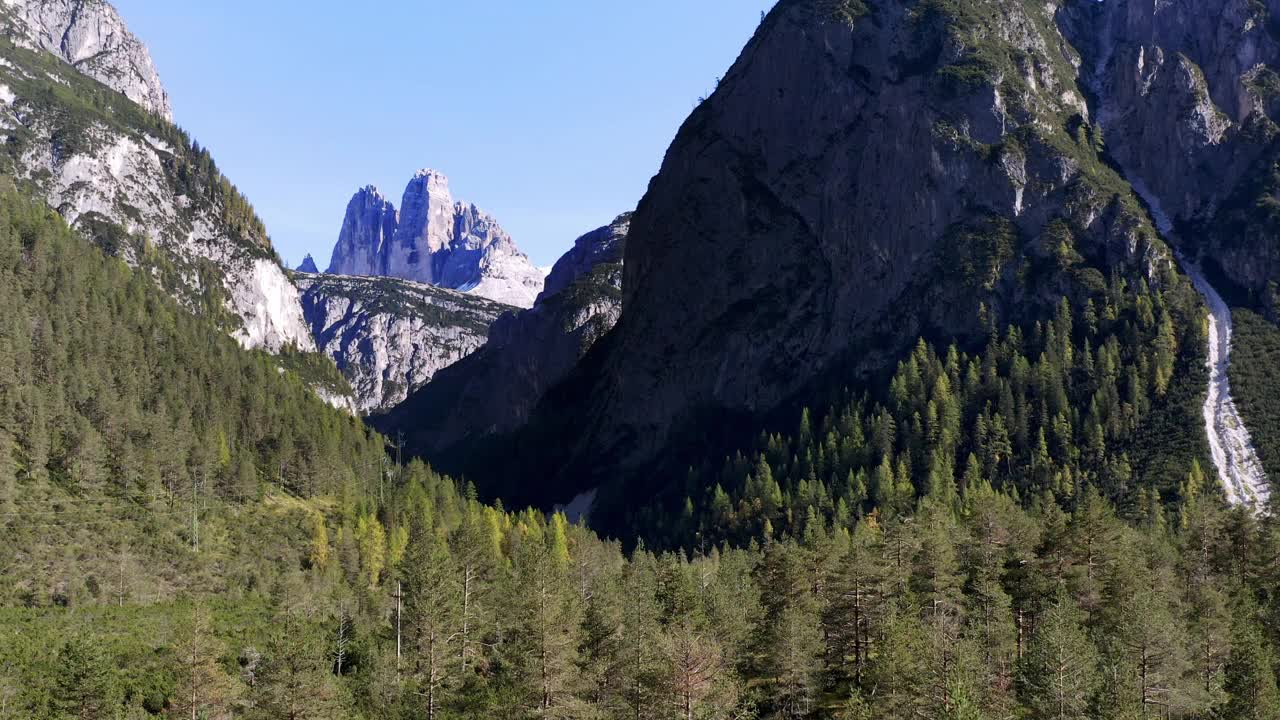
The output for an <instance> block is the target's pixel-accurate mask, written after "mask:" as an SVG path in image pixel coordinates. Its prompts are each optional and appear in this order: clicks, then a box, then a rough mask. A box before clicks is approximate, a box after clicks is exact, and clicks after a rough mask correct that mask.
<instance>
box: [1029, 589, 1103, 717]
mask: <svg viewBox="0 0 1280 720" xmlns="http://www.w3.org/2000/svg"><path fill="white" fill-rule="evenodd" d="M1096 665H1097V649H1096V648H1095V647H1094V645H1093V643H1092V642H1091V641H1090V640H1089V637H1088V635H1086V634H1085V631H1084V628H1083V627H1082V624H1081V621H1080V613H1079V611H1078V610H1076V609H1075V608H1074V607H1072V606H1071V605H1070V604H1069V603H1068V602H1066V601H1063V600H1059V601H1058V602H1057V603H1055V604H1053V605H1051V606H1050V607H1049V608H1048V609H1047V610H1046V611H1045V612H1044V614H1043V615H1042V616H1041V617H1040V618H1039V619H1038V620H1037V622H1036V627H1035V632H1034V634H1033V635H1032V636H1031V642H1030V644H1029V646H1028V648H1027V653H1026V655H1025V656H1023V658H1022V661H1021V663H1020V667H1019V674H1018V695H1019V697H1020V698H1021V699H1022V702H1023V704H1024V705H1025V706H1026V707H1027V708H1028V709H1029V710H1030V711H1031V714H1032V717H1036V718H1042V719H1043V720H1085V718H1088V717H1089V699H1090V697H1091V696H1092V694H1093V691H1094V689H1095V687H1096V686H1097V682H1098V678H1097V667H1096Z"/></svg>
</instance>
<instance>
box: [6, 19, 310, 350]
mask: <svg viewBox="0 0 1280 720" xmlns="http://www.w3.org/2000/svg"><path fill="white" fill-rule="evenodd" d="M58 8H61V10H58ZM5 9H6V10H7V11H8V12H7V14H6V15H5V17H4V20H5V31H6V33H7V35H8V36H9V37H17V38H18V40H20V41H22V40H24V39H25V38H26V35H25V34H24V33H25V32H26V31H27V29H29V28H30V27H31V24H30V22H29V21H28V19H30V21H31V22H33V21H34V20H35V19H40V18H43V19H44V21H45V22H46V24H45V25H40V26H39V27H43V28H53V30H49V31H48V32H54V31H55V30H56V29H57V28H58V27H61V25H59V22H62V21H61V20H59V21H58V22H55V20H57V19H58V18H62V19H63V20H65V24H66V27H67V28H68V29H66V33H67V35H66V38H67V39H66V42H65V43H63V44H62V45H60V46H59V47H61V48H63V50H62V52H64V53H71V52H72V50H74V53H72V54H71V55H68V56H67V57H71V58H73V59H74V58H79V56H80V54H82V52H83V51H82V49H77V48H98V50H97V52H96V54H95V55H94V56H93V58H91V59H88V60H83V61H81V60H77V61H76V64H75V65H74V66H73V65H72V64H69V63H68V62H67V61H66V60H65V58H63V56H62V55H58V56H54V55H51V54H47V53H45V52H43V51H41V50H29V49H27V48H25V47H20V46H19V45H16V44H13V42H12V41H7V40H6V41H0V59H2V60H3V62H0V85H3V92H0V101H3V102H2V103H0V127H2V128H3V131H2V132H3V133H4V136H5V138H6V142H5V144H4V148H3V153H2V155H0V167H2V168H3V171H4V172H5V173H8V174H10V175H12V176H14V177H16V178H19V179H21V180H23V181H24V182H26V183H29V184H30V185H31V186H32V188H33V189H34V191H35V192H37V193H38V194H39V195H41V196H43V197H44V198H46V200H47V201H48V203H49V205H50V206H51V207H53V208H55V209H57V210H58V211H59V212H60V213H61V214H62V215H63V216H64V217H65V218H67V221H68V222H69V223H70V224H71V225H72V226H74V227H76V228H77V229H79V230H81V231H82V232H85V233H87V234H89V235H92V236H94V237H96V238H97V239H99V241H101V242H104V243H106V244H108V245H110V246H111V248H112V251H113V252H116V253H118V254H119V255H120V256H121V257H123V258H125V259H126V260H127V261H129V262H133V263H137V262H140V261H141V260H142V259H143V258H144V257H146V256H147V253H146V252H145V247H146V246H155V247H158V248H160V249H161V250H162V251H163V255H164V258H163V264H164V268H155V274H156V276H157V277H163V278H164V280H163V281H164V282H165V284H166V286H167V287H168V289H169V290H170V292H172V293H173V294H174V295H176V296H178V297H179V298H180V299H182V300H183V301H184V302H185V303H186V304H187V305H188V307H191V308H197V307H204V306H206V305H208V306H209V309H210V310H211V311H212V312H216V313H218V314H219V315H221V314H224V313H225V314H226V315H227V317H226V319H225V323H224V325H225V329H226V330H227V331H228V332H231V333H232V334H234V335H235V336H236V338H237V339H239V340H240V342H241V343H242V344H244V345H245V346H247V347H254V348H257V347H261V348H265V349H268V350H271V351H279V350H281V349H282V348H285V347H290V346H292V347H295V348H297V349H300V350H303V351H310V350H314V349H315V345H314V343H313V342H312V339H311V335H310V332H309V331H308V330H307V326H306V323H305V322H304V321H303V317H302V306H301V303H300V301H299V297H298V292H297V288H295V287H293V285H292V284H290V282H289V279H288V277H287V276H286V275H285V271H284V268H283V267H282V266H281V263H280V260H279V258H278V257H277V256H276V253H275V250H274V249H273V248H272V246H271V241H270V239H269V238H268V236H267V233H266V229H265V228H264V227H263V225H262V222H261V220H259V219H258V217H257V215H256V214H255V213H254V211H253V207H252V206H251V205H250V204H249V202H248V201H247V200H246V199H245V198H244V197H243V196H242V195H241V194H240V193H239V191H238V190H236V188H235V186H233V185H232V184H231V183H230V182H229V181H228V180H227V179H226V178H225V177H224V176H223V175H222V174H221V173H220V172H219V171H218V169H217V165H216V164H215V163H214V161H213V158H212V156H211V155H210V154H209V151H208V150H207V149H205V148H201V147H200V146H199V144H198V143H195V142H194V141H192V140H191V138H190V137H189V136H188V135H187V134H186V133H185V132H183V131H182V130H180V129H179V128H178V127H176V126H174V125H173V124H172V123H170V122H169V121H168V120H167V119H165V117H163V115H162V114H157V112H161V113H164V112H167V105H164V104H162V103H159V101H158V100H155V101H153V102H151V106H150V108H151V109H154V110H155V111H156V112H152V111H151V109H149V108H148V107H144V106H140V105H138V104H136V103H134V102H133V101H132V100H130V99H129V98H128V97H126V95H121V94H118V92H119V91H124V92H125V93H126V94H129V93H132V94H133V95H137V94H138V92H141V90H139V89H138V88H143V87H147V88H150V87H151V85H149V84H148V83H150V82H151V81H152V80H154V72H153V71H152V72H150V73H146V72H144V71H146V70H147V69H148V68H150V62H149V60H148V61H146V63H143V60H145V59H146V54H145V50H143V49H141V46H140V45H139V44H138V43H137V41H136V40H135V39H133V38H132V37H131V36H127V35H126V34H124V32H125V31H124V30H123V25H122V24H121V23H120V22H119V18H118V17H117V16H116V15H115V12H114V10H112V9H111V7H110V5H108V4H106V3H104V2H99V1H86V2H82V3H60V2H53V1H51V2H30V3H23V4H19V5H16V6H14V5H9V6H6V8H5ZM55 10H57V11H56V12H55ZM40 33H45V30H41V31H40ZM38 36H39V37H43V36H44V35H38ZM94 38H96V39H97V40H93V39H94ZM91 40H93V42H91ZM94 42H97V43H98V44H96V45H95V44H94ZM33 43H34V41H32V42H27V43H25V44H33ZM46 44H47V43H46ZM41 47H43V46H41ZM128 63H138V65H137V67H133V66H132V65H130V66H129V67H131V68H133V69H132V70H130V71H129V72H125V70H123V69H121V68H123V67H124V66H125V65H127V64H128ZM144 65H145V67H144ZM117 71H118V72H117ZM103 74H105V77H106V78H107V80H109V81H110V82H112V83H113V84H112V85H111V86H106V85H103V84H100V83H99V82H98V81H97V80H95V79H93V78H94V77H95V76H96V75H103ZM144 75H145V77H143V76H144ZM143 80H146V82H145V83H144V82H143ZM139 83H141V84H139ZM157 87H158V86H157ZM152 94H154V93H152ZM162 96H163V94H162V93H161V94H160V97H162ZM141 99H142V100H144V101H147V98H146V97H142V98H141ZM153 100H154V98H153ZM149 102H150V101H149ZM152 260H155V258H154V257H153V258H152ZM210 293H213V295H210ZM214 295H216V297H214Z"/></svg>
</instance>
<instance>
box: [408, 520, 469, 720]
mask: <svg viewBox="0 0 1280 720" xmlns="http://www.w3.org/2000/svg"><path fill="white" fill-rule="evenodd" d="M428 522H429V520H424V519H419V518H415V519H414V523H413V527H412V528H411V530H410V538H409V547H408V550H407V554H406V555H405V559H404V562H403V563H402V568H401V572H402V575H403V584H402V586H401V591H400V592H401V593H402V595H403V597H404V625H405V637H406V647H407V655H408V662H409V670H408V673H409V676H410V678H412V681H413V686H412V687H413V690H412V692H413V694H414V696H415V697H416V700H417V701H416V702H415V703H413V704H414V705H417V706H418V707H420V708H421V712H422V716H423V717H425V718H427V720H435V718H437V717H439V713H440V711H441V707H442V705H443V704H444V700H445V698H446V697H447V695H448V693H449V691H450V690H451V689H452V688H453V686H454V685H455V683H456V681H457V679H458V671H459V670H460V665H461V663H460V658H461V653H460V652H458V651H457V648H456V645H457V642H458V639H459V634H460V628H461V626H462V592H461V588H460V587H459V585H458V580H459V578H460V573H459V572H458V571H457V569H456V568H455V567H454V560H453V557H452V556H451V555H450V554H449V551H448V548H447V547H446V546H445V543H444V540H443V539H441V537H440V535H439V534H438V533H437V532H435V531H434V530H433V529H432V528H431V527H430V526H429V525H428Z"/></svg>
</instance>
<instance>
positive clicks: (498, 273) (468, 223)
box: [329, 169, 543, 307]
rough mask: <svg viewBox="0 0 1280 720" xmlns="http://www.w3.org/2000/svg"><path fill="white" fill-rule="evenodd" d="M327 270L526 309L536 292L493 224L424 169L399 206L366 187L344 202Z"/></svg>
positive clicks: (523, 260) (538, 285) (523, 259)
mask: <svg viewBox="0 0 1280 720" xmlns="http://www.w3.org/2000/svg"><path fill="white" fill-rule="evenodd" d="M329 272H330V273H334V274H340V275H385V276H389V277H398V278H402V279H405V280H413V281H415V282H421V283H426V284H429V285H436V286H439V287H444V288H449V289H454V290H461V291H464V292H470V293H472V294H475V295H480V296H482V297H486V298H489V299H491V300H496V301H498V302H501V303H505V304H507V305H513V306H517V307H529V306H531V305H533V301H534V299H535V298H536V297H537V295H538V292H539V291H541V289H542V279H543V278H542V273H541V272H540V271H539V270H538V269H537V268H536V267H534V265H533V263H532V262H530V261H529V258H528V256H526V255H525V254H524V253H523V252H521V251H520V249H519V248H518V247H517V246H516V244H515V241H514V240H513V239H512V238H511V235H510V234H508V233H507V232H506V231H505V230H503V229H502V226H501V225H499V224H498V221H497V220H496V219H495V218H494V217H493V216H492V215H489V214H488V213H486V212H484V211H483V210H481V209H480V208H478V207H477V206H476V205H474V204H472V203H466V202H458V201H455V200H454V198H453V194H452V193H451V191H450V189H449V178H448V177H446V176H445V175H444V173H441V172H438V171H436V170H431V169H423V170H419V171H418V172H416V173H414V176H413V178H412V179H410V180H409V183H408V184H407V185H406V186H405V190H404V195H403V196H402V198H401V201H400V209H399V210H398V211H397V209H396V207H395V206H394V205H392V204H391V202H390V201H389V200H387V199H386V198H385V197H383V195H382V194H381V193H380V192H378V190H377V188H375V187H373V186H371V185H370V186H366V187H365V188H363V189H361V190H360V191H358V192H357V193H356V194H355V195H354V196H353V197H352V199H351V201H350V202H349V203H348V204H347V212H346V215H345V217H344V219H343V224H342V231H341V232H340V233H339V236H338V243H337V245H336V246H335V247H334V250H333V258H332V260H331V261H330V263H329Z"/></svg>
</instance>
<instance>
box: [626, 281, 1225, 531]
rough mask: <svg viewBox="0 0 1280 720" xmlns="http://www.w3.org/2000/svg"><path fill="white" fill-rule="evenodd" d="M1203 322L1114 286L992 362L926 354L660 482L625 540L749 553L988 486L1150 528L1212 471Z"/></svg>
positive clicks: (1154, 296) (1016, 335)
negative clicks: (1086, 500) (1144, 522)
mask: <svg viewBox="0 0 1280 720" xmlns="http://www.w3.org/2000/svg"><path fill="white" fill-rule="evenodd" d="M1200 308H1201V305H1200V304H1199V300H1198V298H1197V297H1196V295H1195V294H1194V292H1193V291H1192V290H1191V289H1190V287H1189V286H1188V285H1187V284H1186V283H1185V282H1182V281H1177V280H1174V279H1173V278H1169V280H1168V283H1167V289H1163V290H1162V289H1156V290H1153V289H1151V287H1149V286H1148V285H1147V284H1146V283H1145V282H1143V281H1139V282H1138V283H1131V282H1128V281H1126V280H1125V279H1123V278H1122V277H1119V276H1113V277H1112V278H1111V279H1110V280H1109V281H1108V282H1107V283H1106V284H1105V285H1104V286H1103V287H1100V288H1098V289H1097V290H1096V291H1095V292H1094V293H1092V294H1091V295H1086V298H1085V299H1084V301H1083V302H1078V303H1076V304H1074V305H1073V304H1072V303H1071V302H1070V301H1068V300H1067V299H1066V298H1063V299H1062V300H1061V302H1060V303H1059V304H1058V307H1057V311H1056V313H1053V315H1052V317H1051V318H1050V319H1048V320H1046V321H1044V322H1035V323H1033V324H1031V325H1030V327H1028V328H1026V329H1023V328H1020V327H1018V326H1009V327H1007V328H1005V329H1004V330H1002V331H997V330H996V328H994V327H991V328H990V335H989V339H988V342H987V343H986V347H985V349H983V350H982V351H981V352H976V353H972V354H970V353H966V352H962V351H960V350H958V349H957V347H956V346H955V345H954V344H953V345H949V346H945V347H941V346H933V345H930V344H928V343H927V342H925V341H924V340H920V341H919V343H918V344H917V345H916V347H915V349H914V350H913V351H912V352H911V353H910V354H909V356H908V357H907V358H906V359H904V360H903V361H902V362H900V363H899V364H898V366H897V369H896V371H895V372H894V373H893V374H892V375H891V376H890V377H886V378H885V379H884V381H883V382H877V383H870V384H869V386H864V388H863V389H862V390H860V391H857V392H853V391H845V393H844V396H845V397H844V398H843V399H842V400H841V401H839V402H837V403H835V404H833V405H832V406H831V407H829V408H826V409H824V410H823V411H822V412H821V413H811V412H810V411H809V410H804V411H803V412H802V413H801V417H800V419H799V423H798V425H797V426H796V428H795V430H794V431H793V432H792V433H790V434H783V433H767V434H763V435H762V436H761V437H760V438H759V439H758V441H757V444H756V447H755V448H754V451H753V452H751V453H749V454H746V453H743V452H738V453H737V454H735V455H734V456H733V457H731V458H725V459H723V461H722V462H720V463H718V464H717V463H714V462H707V463H705V464H704V465H703V466H702V467H700V468H697V469H690V471H689V474H688V478H687V481H686V482H685V483H684V487H683V489H684V492H685V496H684V497H683V498H681V497H679V496H676V495H673V494H670V493H669V494H668V496H667V497H666V498H665V499H663V498H662V496H661V494H660V489H661V484H660V483H659V482H655V483H654V485H655V486H656V487H655V492H656V493H659V494H657V495H656V497H657V498H658V500H657V501H655V502H653V503H651V504H650V505H649V506H647V507H640V508H637V509H634V510H633V511H632V513H631V515H630V519H629V520H628V521H627V523H626V526H627V527H630V528H632V529H633V532H635V533H636V534H638V535H640V536H642V537H646V538H649V539H650V540H651V541H658V542H666V543H675V544H677V545H683V546H685V547H691V546H693V545H694V544H695V543H699V542H707V541H719V540H730V541H732V542H735V543H742V542H746V540H747V539H749V538H751V537H755V536H758V535H759V533H760V532H761V531H762V529H763V528H764V527H772V528H774V529H775V530H777V531H787V532H793V533H796V534H799V533H801V532H803V528H804V526H805V524H806V523H807V522H809V520H810V518H811V517H812V516H811V515H810V513H816V514H817V516H818V517H820V518H822V519H824V520H826V521H828V522H830V521H834V522H836V523H838V524H842V525H843V524H847V523H848V522H849V521H850V520H851V519H852V518H854V517H861V516H863V515H864V514H865V513H866V512H868V511H870V510H872V509H874V508H882V509H887V508H897V509H899V510H906V509H909V508H910V507H911V506H912V504H913V503H914V502H915V500H916V498H918V497H932V498H934V499H935V500H937V501H938V502H941V503H943V504H948V505H955V504H956V503H957V502H958V497H957V493H958V492H963V491H964V490H966V489H968V488H972V487H977V486H985V487H991V488H994V489H996V490H999V491H1000V492H1002V493H1005V494H1007V495H1009V496H1010V497H1011V498H1014V499H1023V500H1032V499H1035V498H1041V497H1043V498H1046V499H1047V500H1048V501H1052V502H1061V503H1070V502H1072V501H1073V500H1074V499H1076V498H1078V496H1079V494H1080V492H1082V491H1083V489H1084V488H1085V487H1087V486H1091V487H1093V488H1095V489H1096V490H1098V491H1099V492H1101V493H1102V494H1103V495H1104V496H1106V497H1107V498H1108V499H1109V500H1110V501H1111V502H1114V503H1116V504H1117V506H1119V507H1120V508H1122V510H1123V512H1124V513H1125V514H1127V515H1128V516H1130V517H1139V516H1142V515H1144V514H1146V513H1148V512H1149V511H1150V509H1151V508H1152V507H1155V506H1163V505H1166V504H1168V503H1170V502H1175V501H1176V500H1177V499H1178V498H1179V488H1178V484H1179V482H1180V481H1181V479H1182V476H1183V475H1184V474H1185V472H1186V468H1187V467H1188V466H1189V465H1190V463H1191V462H1192V461H1193V460H1197V459H1199V460H1204V461H1205V462H1207V458H1208V450H1207V446H1206V445H1205V441H1204V437H1203V420H1202V419H1201V417H1200V415H1199V413H1200V401H1201V399H1202V395H1201V393H1202V391H1203V383H1204V373H1203V370H1202V369H1201V368H1202V366H1203V362H1204V360H1203V358H1204V355H1203V353H1204V340H1203V327H1202V323H1201V322H1199V321H1197V318H1198V316H1199V313H1200V312H1202V310H1201V309H1200ZM629 491H630V492H632V493H633V496H636V495H643V494H644V493H643V492H640V493H635V489H634V488H631V489H629ZM682 502H683V504H681V503H682ZM606 504H608V503H607V501H606Z"/></svg>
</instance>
